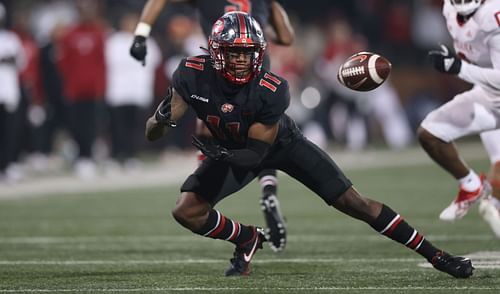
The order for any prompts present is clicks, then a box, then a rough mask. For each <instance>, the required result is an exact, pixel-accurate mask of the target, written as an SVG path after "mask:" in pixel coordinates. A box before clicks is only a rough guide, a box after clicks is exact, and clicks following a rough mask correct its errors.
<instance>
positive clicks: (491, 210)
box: [479, 196, 500, 239]
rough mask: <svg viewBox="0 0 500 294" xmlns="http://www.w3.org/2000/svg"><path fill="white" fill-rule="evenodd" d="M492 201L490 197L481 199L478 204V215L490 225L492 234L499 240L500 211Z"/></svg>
mask: <svg viewBox="0 0 500 294" xmlns="http://www.w3.org/2000/svg"><path fill="white" fill-rule="evenodd" d="M494 201H495V199H493V197H492V196H488V197H486V198H484V199H482V200H481V202H480V203H479V213H480V214H481V216H482V217H483V219H484V220H485V221H486V222H487V223H488V224H489V225H490V227H491V230H492V231H493V234H495V236H496V237H497V238H499V239H500V211H499V208H498V207H497V206H496V205H495V203H494Z"/></svg>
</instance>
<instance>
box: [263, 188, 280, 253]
mask: <svg viewBox="0 0 500 294" xmlns="http://www.w3.org/2000/svg"><path fill="white" fill-rule="evenodd" d="M260 205H261V208H262V211H263V212H264V218H265V220H266V225H267V229H266V239H267V240H268V241H269V246H271V249H272V250H273V251H274V252H279V251H282V250H283V249H285V245H286V227H285V220H284V218H283V214H281V209H280V203H279V201H278V198H277V197H276V195H273V194H270V195H264V196H263V197H262V199H261V200H260Z"/></svg>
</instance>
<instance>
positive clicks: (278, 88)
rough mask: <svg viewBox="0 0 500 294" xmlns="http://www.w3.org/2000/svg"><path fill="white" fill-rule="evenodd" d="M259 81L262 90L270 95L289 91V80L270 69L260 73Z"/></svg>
mask: <svg viewBox="0 0 500 294" xmlns="http://www.w3.org/2000/svg"><path fill="white" fill-rule="evenodd" d="M257 83H258V85H259V86H260V89H261V91H263V92H265V93H267V94H268V95H271V96H273V95H279V94H280V93H283V91H286V92H288V82H287V80H285V79H284V78H282V77H280V76H279V75H277V74H275V73H272V72H270V71H263V72H261V73H260V74H259V75H258V78H257Z"/></svg>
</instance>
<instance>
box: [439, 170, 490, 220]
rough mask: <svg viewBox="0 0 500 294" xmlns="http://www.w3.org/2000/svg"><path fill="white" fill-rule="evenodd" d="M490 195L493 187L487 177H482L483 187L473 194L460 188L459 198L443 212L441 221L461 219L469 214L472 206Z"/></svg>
mask: <svg viewBox="0 0 500 294" xmlns="http://www.w3.org/2000/svg"><path fill="white" fill-rule="evenodd" d="M490 193H491V186H490V184H489V183H488V181H486V176H485V175H481V187H479V188H478V189H477V190H476V191H473V192H468V191H465V190H463V189H462V188H460V190H459V191H458V195H457V197H456V198H455V199H454V200H453V202H451V204H450V205H449V206H448V207H446V208H445V209H444V210H443V211H442V212H441V214H440V215H439V219H440V220H443V221H447V222H452V221H456V220H457V219H461V218H462V217H464V216H465V215H466V214H467V212H468V211H469V208H470V207H471V206H472V204H474V203H475V202H476V201H478V200H479V199H481V198H484V197H486V196H488V195H490Z"/></svg>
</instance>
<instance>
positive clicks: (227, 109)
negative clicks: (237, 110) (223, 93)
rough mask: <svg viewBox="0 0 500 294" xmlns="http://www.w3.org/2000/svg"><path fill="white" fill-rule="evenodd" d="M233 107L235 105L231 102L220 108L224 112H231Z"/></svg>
mask: <svg viewBox="0 0 500 294" xmlns="http://www.w3.org/2000/svg"><path fill="white" fill-rule="evenodd" d="M233 109H234V105H232V104H229V103H224V104H222V106H221V107H220V110H222V112H224V113H228V112H231V111H233Z"/></svg>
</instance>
